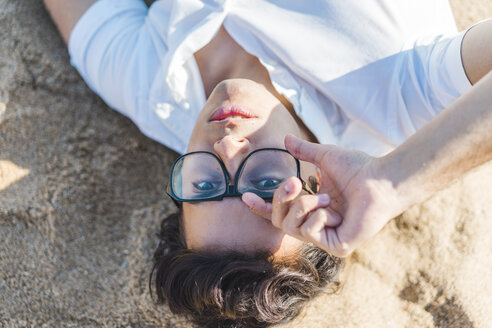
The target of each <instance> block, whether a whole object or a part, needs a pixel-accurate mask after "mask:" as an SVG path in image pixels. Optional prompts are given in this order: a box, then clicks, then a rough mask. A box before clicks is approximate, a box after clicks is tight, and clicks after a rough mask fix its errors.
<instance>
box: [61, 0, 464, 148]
mask: <svg viewBox="0 0 492 328" xmlns="http://www.w3.org/2000/svg"><path fill="white" fill-rule="evenodd" d="M221 25H224V27H225V29H226V30H227V32H228V33H229V34H230V35H231V37H232V38H233V39H234V40H235V41H236V42H237V43H238V44H239V45H240V46H241V47H243V48H244V49H245V50H246V51H247V52H248V53H251V54H252V55H255V56H256V57H258V58H259V60H260V62H261V63H262V64H263V65H264V66H265V68H266V69H267V70H268V72H269V74H270V79H271V81H272V84H273V86H274V87H275V89H276V90H277V91H278V92H279V93H280V94H283V95H284V96H285V97H286V98H287V99H288V100H289V101H290V102H291V103H292V105H293V106H294V109H295V111H296V113H297V114H298V116H299V117H300V118H301V119H302V120H303V121H304V123H305V124H306V126H307V127H308V128H309V129H310V130H311V131H312V132H313V133H314V135H315V136H316V137H317V138H318V140H319V141H320V142H321V143H330V144H336V145H339V146H342V147H349V148H354V149H358V150H362V151H365V152H367V153H369V154H371V155H374V156H380V155H382V154H384V153H386V152H388V151H390V150H391V149H393V148H394V147H396V146H397V145H399V144H400V143H402V142H403V141H404V140H405V139H407V138H408V137H409V136H410V135H412V134H413V133H415V131H416V130H418V129H419V128H420V127H422V126H423V125H424V124H425V123H426V122H428V121H430V120H431V119H432V118H433V117H434V116H436V115H437V114H438V113H439V111H441V110H442V109H444V108H445V107H447V106H448V105H449V104H450V103H451V102H452V101H453V100H454V99H456V98H457V97H458V96H460V95H461V94H462V93H463V92H464V91H466V90H467V89H468V88H470V86H471V85H470V82H469V81H468V79H467V77H466V75H465V72H464V69H463V66H462V63H461V54H460V52H461V40H462V37H463V34H464V33H460V34H458V33H457V31H456V26H455V23H454V19H453V16H452V13H451V10H450V7H449V4H448V3H447V1H445V0H413V1H408V0H365V1H360V0H343V1H340V0H317V1H314V0H312V1H298V0H269V1H265V0H215V1H214V0H201V1H199V0H166V1H164V0H157V1H155V2H154V3H153V4H152V6H151V7H150V8H147V6H146V5H145V3H144V2H143V1H142V0H99V1H97V2H96V3H95V4H94V5H93V6H92V7H90V8H89V9H88V11H87V12H86V13H85V14H84V15H83V16H82V18H81V19H80V20H79V22H78V23H77V25H76V26H75V28H74V30H73V32H72V34H71V36H70V40H69V52H70V55H71V60H72V64H73V65H74V66H75V67H76V68H77V70H78V71H79V72H80V74H81V75H82V77H83V78H84V79H85V81H86V82H87V83H88V85H89V86H90V87H91V88H92V89H93V90H94V91H95V92H96V93H98V94H99V95H100V96H101V97H102V98H103V100H104V101H105V102H106V103H107V104H108V105H109V106H110V107H112V108H114V109H116V110H117V111H119V112H121V113H123V114H124V115H126V116H128V117H129V118H130V119H132V120H133V121H134V122H135V124H136V125H137V126H138V127H139V128H140V130H141V131H142V132H143V133H144V134H146V135H147V136H149V137H150V138H153V139H155V140H157V141H159V142H161V143H162V144H164V145H166V146H167V147H169V148H172V149H174V150H176V151H177V152H179V153H184V152H185V151H186V148H187V144H188V141H189V138H190V136H191V131H192V129H193V126H194V123H195V121H196V118H197V117H198V114H199V112H200V110H201V109H202V107H203V105H204V104H205V101H206V99H205V93H204V89H203V83H202V80H201V76H200V72H199V70H198V66H197V64H196V62H195V58H194V56H193V54H194V53H195V52H196V51H198V50H199V49H200V48H202V47H203V46H205V45H206V44H207V43H209V42H210V40H211V39H212V38H213V37H214V36H215V34H216V33H217V32H218V30H219V28H220V26H221Z"/></svg>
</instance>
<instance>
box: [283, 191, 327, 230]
mask: <svg viewBox="0 0 492 328" xmlns="http://www.w3.org/2000/svg"><path fill="white" fill-rule="evenodd" d="M329 204H330V197H329V196H328V195H326V194H319V195H303V196H300V197H298V198H297V199H296V200H295V201H294V202H292V203H291V205H290V209H289V212H288V213H287V215H286V216H285V219H284V220H283V222H282V230H283V231H284V232H286V233H288V234H290V235H296V234H299V227H300V226H301V225H302V224H303V223H304V221H305V220H306V217H307V216H308V214H310V213H311V212H312V211H315V210H316V209H318V208H320V207H326V206H328V205H329Z"/></svg>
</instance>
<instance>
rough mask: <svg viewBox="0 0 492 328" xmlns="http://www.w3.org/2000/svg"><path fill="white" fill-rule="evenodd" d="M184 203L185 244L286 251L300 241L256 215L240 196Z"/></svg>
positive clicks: (214, 247)
mask: <svg viewBox="0 0 492 328" xmlns="http://www.w3.org/2000/svg"><path fill="white" fill-rule="evenodd" d="M183 205H184V206H183V216H182V219H183V228H184V229H183V232H184V237H185V240H186V244H187V247H188V248H191V249H197V250H217V249H220V250H231V249H234V250H238V251H244V252H256V251H270V252H272V253H276V252H279V251H281V252H283V253H289V252H292V251H293V250H294V249H297V247H298V246H299V243H300V241H298V240H297V239H295V238H293V237H290V236H287V235H285V233H284V232H283V231H282V230H280V229H277V228H275V227H274V226H273V225H272V224H271V222H270V221H269V220H267V219H264V218H262V217H259V216H257V215H255V214H254V213H253V212H251V211H250V210H249V208H248V207H247V206H246V205H245V204H244V203H242V201H241V200H240V199H239V198H232V199H231V198H229V199H224V200H222V201H219V202H202V203H199V204H198V205H191V204H183Z"/></svg>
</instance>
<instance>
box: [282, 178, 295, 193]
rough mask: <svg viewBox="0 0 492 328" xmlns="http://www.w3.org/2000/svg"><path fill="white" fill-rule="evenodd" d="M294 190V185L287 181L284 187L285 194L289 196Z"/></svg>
mask: <svg viewBox="0 0 492 328" xmlns="http://www.w3.org/2000/svg"><path fill="white" fill-rule="evenodd" d="M293 189H294V184H293V183H292V181H288V182H286V183H285V185H284V190H285V192H286V193H287V194H290V192H291V191H292V190H293Z"/></svg>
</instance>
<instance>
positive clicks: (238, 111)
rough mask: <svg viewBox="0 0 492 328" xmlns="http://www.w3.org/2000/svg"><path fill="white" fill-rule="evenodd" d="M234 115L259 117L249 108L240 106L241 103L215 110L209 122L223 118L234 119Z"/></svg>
mask: <svg viewBox="0 0 492 328" xmlns="http://www.w3.org/2000/svg"><path fill="white" fill-rule="evenodd" d="M234 116H236V117H237V116H238V117H241V118H240V119H242V118H257V117H258V116H256V115H255V114H253V113H252V112H251V111H250V110H249V109H247V108H245V107H243V106H239V105H230V106H221V107H219V108H217V109H216V110H214V112H213V113H212V115H211V116H210V118H209V119H208V121H209V122H212V121H222V120H232V119H234Z"/></svg>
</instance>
